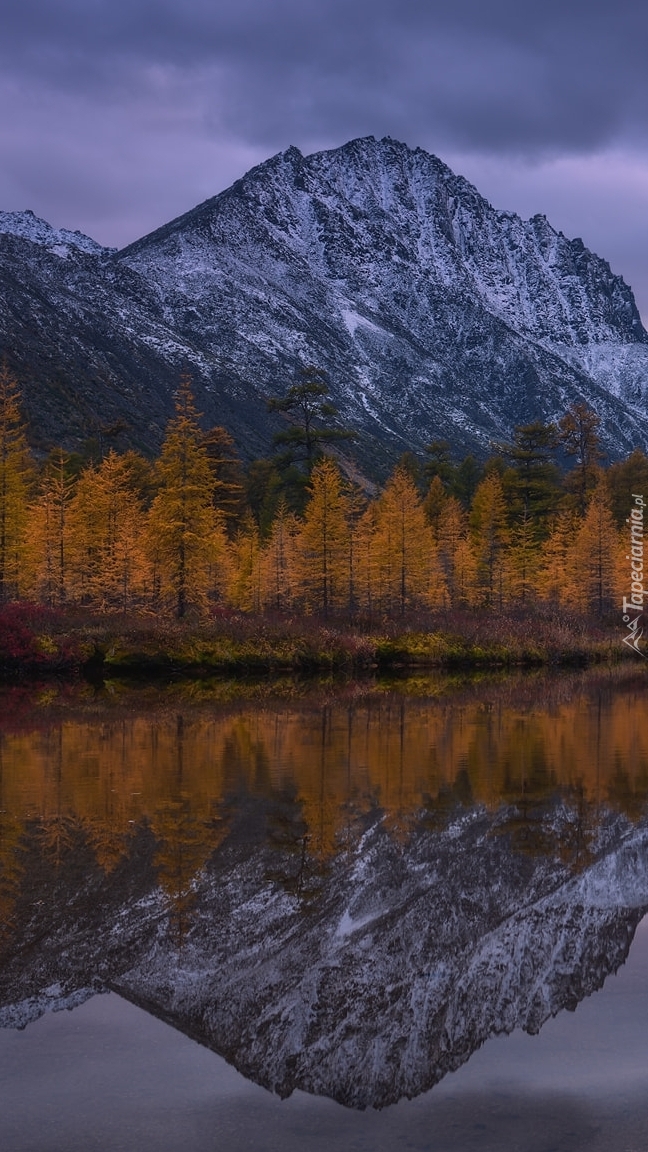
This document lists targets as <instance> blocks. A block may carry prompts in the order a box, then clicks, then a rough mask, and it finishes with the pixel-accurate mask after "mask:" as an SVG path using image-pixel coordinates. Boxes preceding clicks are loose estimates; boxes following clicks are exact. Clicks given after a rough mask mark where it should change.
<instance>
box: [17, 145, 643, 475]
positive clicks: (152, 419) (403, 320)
mask: <svg viewBox="0 0 648 1152" xmlns="http://www.w3.org/2000/svg"><path fill="white" fill-rule="evenodd" d="M23 215H27V214H19V213H0V304H4V307H3V308H2V310H1V311H0V351H3V352H4V354H5V356H6V358H7V361H8V363H9V365H10V367H12V368H14V370H15V371H16V372H17V375H18V376H19V378H20V379H21V380H22V381H24V384H25V393H26V396H27V407H28V410H29V411H30V414H31V415H32V417H33V418H34V421H35V424H36V426H37V429H38V435H39V437H40V439H41V441H42V442H43V443H46V442H47V440H48V438H49V440H55V439H56V438H58V439H59V440H63V441H64V442H65V441H66V442H67V443H68V444H71V443H72V442H77V443H78V442H79V441H80V440H81V439H82V438H83V436H84V435H85V436H86V437H87V436H88V430H89V429H90V430H91V425H92V421H93V420H94V421H95V423H96V424H99V425H101V422H102V420H103V421H104V424H105V423H106V421H108V422H110V421H112V422H113V424H115V425H116V424H119V422H120V421H121V423H122V424H123V426H124V429H123V431H122V432H120V433H118V434H117V437H116V438H117V441H118V442H120V438H121V441H123V442H124V443H126V442H131V443H135V444H136V446H138V447H142V448H144V449H145V450H148V451H151V450H155V448H156V447H157V446H158V445H159V441H160V438H161V436H162V434H163V428H164V423H165V421H166V419H167V418H168V416H169V414H170V412H171V411H172V395H173V391H174V388H175V386H177V381H178V378H179V375H180V372H181V371H183V370H189V371H191V372H192V375H193V376H194V382H195V387H196V392H197V395H198V401H199V405H200V407H201V409H202V410H203V411H204V412H205V415H206V419H207V420H208V421H209V422H211V423H224V424H226V426H228V427H229V430H230V431H231V432H232V433H233V434H234V436H235V438H236V439H237V440H238V442H239V445H240V447H241V449H242V450H243V453H244V455H247V456H250V455H254V454H260V453H262V452H264V451H267V449H268V446H269V442H270V436H271V433H272V431H273V428H274V426H273V424H272V421H271V420H270V419H269V418H268V417H267V416H266V415H265V400H266V399H267V398H269V397H271V396H273V395H277V394H280V393H282V392H283V391H285V388H286V386H287V385H288V384H289V383H290V382H291V381H292V379H294V375H295V372H296V371H297V370H298V367H299V365H300V364H303V363H314V364H317V365H318V366H320V367H322V368H324V369H325V370H326V371H327V373H328V376H329V380H330V383H331V394H332V399H333V402H334V403H335V404H336V406H337V407H338V409H339V411H340V418H341V421H342V422H344V423H346V424H350V425H351V426H354V427H356V428H357V430H358V431H359V433H360V435H361V442H360V448H359V455H360V457H361V458H362V457H363V455H364V457H365V458H366V459H367V460H371V461H372V462H373V463H374V464H375V463H379V464H380V462H382V463H383V465H384V466H386V465H387V463H388V461H389V460H390V459H391V460H393V459H394V458H395V457H397V456H398V455H400V453H401V452H402V451H404V450H405V449H407V448H410V449H412V450H414V451H421V450H422V449H423V448H424V446H425V443H427V442H429V441H430V440H432V439H438V438H439V437H441V436H442V437H443V438H445V439H448V440H450V441H451V442H452V443H453V445H454V447H455V449H456V451H457V452H465V451H474V452H476V453H477V454H478V455H481V456H484V455H485V454H486V453H487V452H488V450H489V445H490V443H491V442H492V441H498V440H499V441H501V440H503V439H507V438H508V437H509V436H510V435H511V432H512V428H513V426H514V425H515V424H518V423H522V422H525V421H529V420H532V419H545V420H549V419H556V418H557V417H558V416H560V414H561V413H562V412H563V411H564V410H565V409H566V407H568V406H569V404H570V403H574V402H575V401H577V400H581V401H582V402H584V403H586V404H588V406H590V407H592V408H594V409H595V410H596V411H597V412H598V414H599V415H600V416H601V420H602V433H603V440H604V444H605V447H606V449H607V451H608V454H609V455H610V456H611V457H614V456H618V455H621V454H623V453H625V452H627V451H629V450H630V449H631V448H632V447H635V446H637V445H639V446H644V445H645V444H646V434H645V432H644V427H643V425H644V422H645V413H646V407H647V406H648V334H647V333H646V331H645V330H644V328H643V325H642V323H641V318H640V316H639V312H638V310H637V307H636V304H635V301H634V297H633V294H632V291H631V289H630V288H629V287H628V285H626V284H625V281H624V280H623V279H622V277H619V276H615V275H614V274H613V273H612V272H611V269H610V266H609V264H608V263H607V261H605V260H603V259H602V258H601V257H598V256H596V255H595V254H593V253H591V252H589V251H588V249H586V248H585V246H584V244H583V242H582V240H580V239H579V238H576V239H574V240H569V239H568V238H566V237H565V236H564V235H563V234H562V233H561V232H557V231H556V230H555V229H554V228H552V226H551V225H550V224H549V222H548V221H547V220H546V218H545V217H544V216H542V215H536V216H533V217H531V219H530V220H528V221H523V220H521V219H520V217H519V216H517V215H515V214H514V213H510V212H498V211H497V210H496V209H494V208H493V207H492V206H491V205H490V204H489V203H488V201H487V200H485V199H484V197H483V196H481V194H480V193H479V192H478V190H477V189H475V188H474V187H473V186H472V185H471V184H470V183H469V182H468V181H467V180H465V179H464V177H462V176H457V175H455V174H454V173H452V172H451V170H450V169H449V168H448V167H447V166H446V165H445V164H444V163H443V161H441V160H439V159H438V158H437V157H435V156H431V155H429V154H428V153H426V152H424V151H423V150H422V149H410V148H408V147H407V146H406V145H404V144H400V143H399V142H397V141H393V140H391V139H390V138H384V139H383V140H380V141H377V140H375V138H373V137H365V138H361V139H358V140H354V141H350V142H349V143H348V144H346V145H343V146H342V147H341V148H337V149H331V150H328V151H325V152H317V153H313V154H312V155H310V156H303V155H302V154H301V152H300V151H299V150H298V149H297V148H294V147H291V148H288V149H287V150H285V151H284V152H281V153H278V154H277V155H276V156H274V157H271V158H270V159H269V160H267V161H264V162H263V163H262V164H260V165H257V166H256V167H255V168H253V169H251V170H250V171H249V172H248V173H246V174H245V175H244V176H242V177H241V178H240V179H239V180H237V181H236V182H235V183H234V184H233V185H231V186H230V187H229V188H227V189H225V190H223V191H222V192H220V193H218V194H217V195H216V196H214V197H211V198H209V199H208V200H206V201H204V202H203V203H202V204H199V205H196V206H195V207H194V208H192V209H191V210H190V211H189V212H187V213H184V214H183V215H181V216H179V217H176V218H175V219H174V220H172V221H170V222H169V223H167V224H165V225H162V226H161V227H160V228H158V229H156V230H155V231H153V232H152V233H150V234H148V235H147V236H144V237H141V238H140V239H139V240H136V241H134V242H133V243H132V244H130V245H128V246H127V247H126V248H123V249H121V250H120V251H114V250H111V249H105V248H101V247H100V246H96V247H95V248H92V247H90V246H91V245H94V241H90V240H89V239H88V240H87V243H86V244H85V246H84V245H83V238H81V242H80V241H79V240H78V239H77V241H76V246H75V242H74V240H73V239H70V238H71V237H72V238H74V237H77V238H78V237H79V236H80V234H77V233H68V232H66V231H65V230H55V229H52V230H51V236H50V235H49V234H48V235H46V236H44V238H43V239H40V240H37V239H36V238H35V236H34V223H33V221H35V220H36V219H37V218H33V219H32V220H31V221H29V222H26V223H24V227H23V225H22V224H21V221H19V220H18V219H17V218H18V217H19V216H23ZM9 217H12V218H13V230H12V231H10V227H11V226H12V220H9ZM27 223H29V224H30V226H31V229H32V238H30V237H29V236H28V235H27V234H26V233H28V232H29V227H28V226H27ZM38 223H39V224H40V223H42V222H38ZM21 227H22V229H23V230H22V231H21V230H20V229H21ZM57 248H58V249H61V248H64V249H65V253H63V252H62V251H60V250H59V251H57ZM97 249H98V250H97ZM12 304H14V305H16V306H15V307H13V315H14V319H13V322H12ZM16 313H17V314H18V317H19V319H18V322H16V319H15V316H16ZM26 316H27V317H28V318H29V319H28V321H27V323H25V317H26ZM52 368H53V369H54V370H53V371H52ZM53 381H54V382H53ZM57 382H58V384H57ZM61 385H62V386H61ZM54 395H55V396H56V397H58V400H56V399H55V398H53V396H54ZM53 409H54V410H53ZM84 411H85V412H86V413H87V415H86V416H83V415H82V416H81V417H80V416H79V412H81V413H83V412H84Z"/></svg>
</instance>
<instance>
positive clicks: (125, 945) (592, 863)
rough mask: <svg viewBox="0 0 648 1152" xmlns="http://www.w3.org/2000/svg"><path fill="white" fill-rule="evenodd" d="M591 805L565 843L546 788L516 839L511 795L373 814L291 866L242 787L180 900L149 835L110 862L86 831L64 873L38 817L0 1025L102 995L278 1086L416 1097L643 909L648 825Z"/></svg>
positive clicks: (592, 957)
mask: <svg viewBox="0 0 648 1152" xmlns="http://www.w3.org/2000/svg"><path fill="white" fill-rule="evenodd" d="M599 818H600V821H599V824H598V826H597V828H596V830H595V831H594V832H593V833H592V835H590V837H589V842H588V846H587V850H585V849H582V851H581V848H579V849H578V852H577V853H576V855H574V853H573V851H572V850H571V848H570V847H569V845H571V846H572V848H573V844H574V843H578V844H579V845H581V847H582V843H583V842H582V837H581V836H580V834H577V835H576V836H575V835H574V834H575V832H576V833H577V832H578V830H577V828H576V825H577V824H578V821H579V814H578V811H577V810H576V809H571V808H569V807H568V806H565V805H564V804H563V803H562V802H560V801H559V800H558V799H557V800H556V801H555V802H554V803H553V804H552V805H549V806H547V807H546V809H545V811H544V815H543V824H542V827H540V826H538V827H537V828H535V829H530V828H529V827H527V826H526V825H525V828H524V832H525V836H524V837H523V841H524V842H523V843H522V842H521V841H520V838H519V832H520V813H519V812H516V811H515V810H514V809H510V808H502V809H500V810H499V811H497V812H491V813H489V812H487V811H486V810H485V809H483V808H467V809H457V810H456V811H455V812H454V813H452V814H451V815H450V817H449V818H446V819H445V820H444V821H443V826H438V824H437V826H431V825H430V823H429V814H428V816H427V817H426V815H425V814H424V813H421V816H420V819H419V820H418V821H417V822H416V823H415V824H414V825H413V826H412V829H411V834H410V835H408V836H407V837H406V838H403V836H402V835H400V834H398V835H395V834H394V832H393V830H390V828H389V827H388V823H387V822H386V821H385V818H384V815H382V814H381V813H379V812H374V813H372V814H369V815H368V816H367V817H366V818H365V819H364V824H363V825H362V827H361V826H358V829H357V833H358V834H357V836H356V838H355V839H354V840H353V841H352V842H350V843H348V844H347V846H346V847H344V848H341V849H340V851H339V852H338V853H336V854H335V855H334V856H333V857H332V858H327V859H316V858H309V857H308V856H304V857H302V858H301V861H300V857H299V854H297V855H296V854H295V853H294V852H291V851H290V850H289V848H288V847H287V846H286V845H284V846H283V847H282V846H281V845H280V844H279V843H277V842H276V841H275V842H274V843H272V842H271V838H270V839H269V838H268V835H267V832H268V826H269V825H268V821H269V820H271V819H272V812H271V811H269V810H268V809H267V808H266V806H265V805H264V804H261V803H260V802H259V801H253V800H251V799H250V800H248V801H241V802H239V805H238V810H237V812H236V815H235V816H234V817H233V820H232V823H231V825H230V832H229V835H228V837H227V838H226V839H225V841H224V842H223V843H222V844H221V846H220V848H218V849H217V850H216V852H215V853H214V855H213V856H212V858H211V859H210V861H209V862H208V864H207V865H206V867H205V868H204V869H202V870H201V871H200V873H199V874H198V875H196V876H195V878H194V880H193V882H192V884H191V886H190V889H187V891H186V892H185V893H184V895H183V896H182V900H181V901H180V904H179V903H178V900H177V899H176V900H175V901H174V898H173V896H172V895H170V894H169V891H168V890H167V891H166V892H165V891H163V890H162V889H161V888H159V887H158V886H157V883H156V879H155V874H154V869H153V867H152V863H153V861H154V858H155V845H154V843H153V840H152V837H151V834H150V831H149V830H148V829H147V828H146V827H144V826H143V827H142V828H141V829H140V831H139V832H138V833H137V834H136V835H134V837H133V841H132V846H131V853H130V857H129V860H128V861H127V862H126V861H125V862H122V864H120V866H119V868H118V869H117V871H115V872H109V873H106V874H103V873H101V870H100V869H99V868H98V867H97V865H96V862H95V860H94V859H93V856H92V853H91V852H90V851H88V849H87V848H86V847H84V839H83V831H82V827H80V828H79V829H78V830H77V840H76V842H75V843H73V844H72V846H71V848H70V851H69V853H68V855H67V857H66V858H62V859H61V860H60V861H59V867H58V870H57V871H56V870H53V869H52V868H51V867H49V868H47V867H44V866H43V863H42V861H40V857H39V851H38V849H37V845H38V835H39V832H38V830H36V831H35V833H34V841H33V844H32V846H31V849H30V847H29V845H28V844H27V843H25V844H24V845H23V850H22V853H23V854H22V860H23V865H24V867H25V880H24V883H25V885H26V887H27V888H29V900H27V899H26V898H25V899H23V900H22V901H19V902H18V903H17V905H16V907H15V910H14V914H13V916H12V926H11V936H10V938H8V937H7V936H5V940H4V957H3V966H2V971H3V976H2V982H1V984H0V1005H2V1007H1V1008H0V1024H3V1025H5V1026H10V1027H16V1026H19V1027H20V1026H24V1025H25V1024H27V1023H28V1022H29V1021H30V1020H31V1019H34V1018H35V1017H37V1016H38V1015H40V1014H41V1013H42V1012H43V1011H44V1010H46V1009H47V1008H51V1007H54V1008H61V1007H70V1006H74V1005H75V1004H76V1003H79V1002H80V1001H81V1000H82V999H83V998H84V997H86V996H88V995H91V994H92V993H93V991H95V990H99V989H101V988H102V987H109V988H112V989H114V990H116V991H118V992H119V993H121V994H122V995H124V996H126V997H127V998H129V999H131V1000H133V1001H134V1002H135V1003H137V1004H139V1005H140V1006H142V1007H143V1008H146V1009H147V1010H149V1011H151V1012H153V1013H155V1014H156V1015H158V1016H160V1017H162V1018H163V1019H165V1020H167V1021H169V1022H170V1023H172V1024H173V1025H174V1026H176V1027H177V1028H179V1029H181V1030H182V1031H184V1032H186V1033H188V1034H189V1035H191V1036H193V1037H194V1038H196V1039H197V1040H199V1041H200V1042H201V1043H203V1044H206V1045H207V1046H209V1047H211V1048H213V1049H214V1050H215V1051H217V1052H219V1053H221V1054H222V1055H224V1056H225V1057H226V1059H227V1060H229V1061H230V1062H231V1063H232V1064H234V1065H235V1066H236V1067H237V1068H238V1069H239V1070H240V1071H241V1072H243V1073H244V1074H245V1075H246V1076H248V1077H249V1078H250V1079H252V1080H254V1081H256V1082H258V1083H260V1084H263V1085H265V1086H266V1087H267V1088H269V1089H271V1090H274V1091H276V1092H278V1093H280V1094H281V1095H284V1096H285V1095H288V1094H290V1093H291V1092H292V1091H293V1090H294V1089H295V1088H301V1089H304V1090H306V1091H308V1092H312V1093H317V1094H323V1095H327V1096H332V1097H334V1098H335V1099H336V1100H338V1101H340V1102H342V1103H344V1104H347V1105H350V1106H352V1107H358V1108H362V1107H365V1106H368V1105H371V1106H374V1107H382V1106H384V1105H387V1104H390V1103H393V1102H394V1101H396V1100H398V1099H399V1098H400V1097H402V1096H403V1095H406V1096H415V1095H417V1094H418V1093H421V1092H423V1091H425V1090H426V1089H428V1088H430V1087H431V1086H432V1085H434V1084H435V1083H437V1082H438V1081H439V1080H440V1079H441V1078H442V1077H443V1076H444V1075H445V1074H446V1073H447V1072H449V1071H452V1070H453V1069H456V1068H457V1067H459V1066H460V1065H461V1064H462V1063H463V1062H464V1061H466V1060H467V1059H468V1058H469V1057H470V1055H471V1054H472V1052H474V1051H475V1050H476V1049H477V1048H478V1047H479V1046H480V1045H481V1044H482V1043H483V1042H484V1041H485V1040H486V1039H487V1038H488V1037H489V1036H492V1035H494V1034H496V1033H502V1032H510V1031H512V1030H513V1029H514V1028H524V1029H526V1030H527V1031H530V1032H537V1031H538V1030H539V1029H540V1028H541V1026H542V1024H543V1023H544V1021H545V1020H546V1019H547V1018H548V1017H549V1016H551V1015H552V1014H555V1013H557V1012H558V1011H560V1010H561V1009H563V1008H574V1007H575V1006H576V1004H577V1003H578V1002H579V1001H580V1000H581V999H583V997H585V996H587V995H589V994H590V993H591V992H593V991H594V990H595V989H597V988H599V987H600V986H601V985H602V983H603V981H604V980H605V978H606V976H607V975H608V974H609V973H610V972H612V971H615V970H616V968H617V967H618V966H619V965H620V964H621V963H623V961H624V959H625V957H626V955H627V952H628V948H629V946H630V943H631V941H632V937H633V935H634V931H635V928H636V925H637V923H638V922H639V919H640V918H641V916H642V915H643V913H644V911H645V909H646V907H647V906H648V832H647V830H646V826H645V824H644V825H640V826H638V827H636V828H633V827H632V826H631V825H629V824H628V822H627V820H625V818H621V817H619V816H615V815H613V814H612V813H607V814H605V813H602V812H601V811H600V810H599ZM516 830H517V831H516ZM529 832H531V839H528V837H527V833H529ZM69 833H70V830H69V829H68V838H69ZM516 836H517V840H516ZM533 836H536V838H537V843H535V844H534V841H533ZM540 843H542V844H544V850H542V851H541V850H540V849H539V845H540ZM39 861H40V862H39ZM35 885H37V887H38V897H39V901H38V903H36V901H35V899H34V886H35ZM180 905H181V907H180Z"/></svg>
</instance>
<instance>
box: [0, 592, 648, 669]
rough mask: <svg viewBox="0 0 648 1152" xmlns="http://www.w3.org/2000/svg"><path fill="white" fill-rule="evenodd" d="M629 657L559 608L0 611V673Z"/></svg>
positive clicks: (501, 665) (468, 664)
mask: <svg viewBox="0 0 648 1152" xmlns="http://www.w3.org/2000/svg"><path fill="white" fill-rule="evenodd" d="M633 660H634V661H635V663H636V664H637V668H638V669H639V668H641V667H642V666H643V663H644V661H643V659H642V658H641V656H640V655H638V654H636V653H632V652H630V651H629V650H628V648H627V647H624V644H623V633H622V632H621V631H620V630H619V628H618V626H613V625H612V623H611V622H610V623H605V622H601V621H600V620H594V621H593V620H591V619H587V618H586V617H579V616H573V615H569V616H568V615H566V614H560V613H544V614H538V613H533V612H526V613H515V614H512V613H510V614H504V613H503V614H501V615H495V614H486V613H479V612H470V613H469V612H463V613H462V612H456V611H454V612H451V611H448V612H445V613H437V614H435V615H434V616H430V617H429V618H427V619H425V620H422V619H413V620H409V621H408V620H404V621H394V620H390V621H381V622H380V623H374V622H368V621H366V620H365V621H363V620H360V621H358V620H355V621H354V620H340V619H336V620H331V621H321V620H314V619H312V618H310V617H294V616H292V617H286V618H277V617H275V618H267V617H251V616H242V615H234V614H232V615H227V616H223V617H222V618H216V619H211V620H207V621H187V622H184V621H183V622H180V623H179V622H177V621H175V620H168V619H162V618H159V617H155V616H144V615H137V614H128V615H123V614H115V613H97V612H90V611H88V610H74V609H66V610H62V609H46V608H43V607H42V606H39V605H33V604H25V603H22V604H8V605H5V606H4V608H3V609H2V610H0V679H2V680H3V681H7V680H17V679H33V678H35V677H43V676H45V677H47V676H52V675H54V676H59V677H69V676H72V677H74V676H81V677H85V678H86V679H89V680H101V679H109V678H111V677H116V676H120V677H137V678H142V677H150V678H156V677H159V676H168V675H172V676H173V675H175V676H178V675H180V676H187V677H193V678H200V677H201V676H211V675H214V676H215V675H220V674H227V675H240V676H241V677H245V676H249V675H254V674H260V675H268V674H270V675H272V674H286V673H293V674H296V675H310V674H313V675H316V674H321V673H322V672H327V673H341V674H349V673H360V674H382V673H386V672H395V673H401V672H403V673H407V672H409V671H423V670H426V669H429V670H431V671H432V670H443V669H447V670H466V671H470V670H471V669H474V670H476V671H477V670H484V669H493V670H498V669H500V670H501V669H507V668H525V667H528V668H532V667H551V666H555V667H570V666H571V667H584V666H586V665H592V664H608V665H615V664H619V663H621V662H622V661H623V662H625V661H633Z"/></svg>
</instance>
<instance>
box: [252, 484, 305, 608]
mask: <svg viewBox="0 0 648 1152" xmlns="http://www.w3.org/2000/svg"><path fill="white" fill-rule="evenodd" d="M298 534H299V523H298V521H297V517H296V516H295V514H294V512H289V511H288V507H287V505H286V503H285V501H283V500H282V501H280V503H279V507H278V508H277V514H276V516H275V518H274V520H273V523H272V530H271V533H270V539H269V540H268V543H267V544H266V546H265V548H264V550H263V556H262V560H261V565H262V596H263V605H264V607H265V608H273V609H277V610H279V611H283V610H285V609H287V608H291V607H292V605H293V603H294V600H295V595H296V579H297V577H296V573H297V537H298Z"/></svg>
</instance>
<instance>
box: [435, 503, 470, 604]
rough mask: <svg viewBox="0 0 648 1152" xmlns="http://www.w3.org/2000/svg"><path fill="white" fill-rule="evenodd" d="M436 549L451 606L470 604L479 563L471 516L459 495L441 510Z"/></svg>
mask: <svg viewBox="0 0 648 1152" xmlns="http://www.w3.org/2000/svg"><path fill="white" fill-rule="evenodd" d="M437 546H438V549H439V560H440V562H441V567H442V569H443V574H444V577H445V582H446V586H447V589H448V597H449V599H450V603H451V604H452V606H453V607H456V606H457V605H459V604H469V603H471V601H472V600H473V599H474V594H475V587H476V581H477V564H476V559H475V552H474V549H473V547H472V543H471V541H470V539H469V535H468V514H467V512H466V511H465V509H464V508H462V506H461V504H460V503H459V501H458V500H457V498H456V496H448V497H447V498H446V500H445V502H444V504H443V506H442V508H441V511H440V514H439V519H438V526H437Z"/></svg>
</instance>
